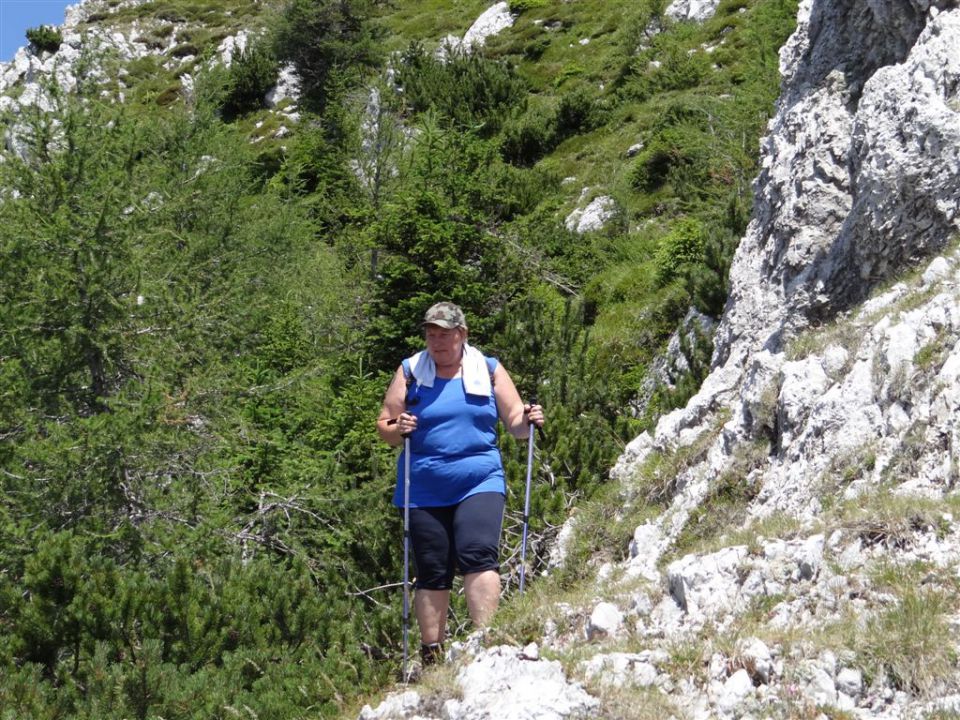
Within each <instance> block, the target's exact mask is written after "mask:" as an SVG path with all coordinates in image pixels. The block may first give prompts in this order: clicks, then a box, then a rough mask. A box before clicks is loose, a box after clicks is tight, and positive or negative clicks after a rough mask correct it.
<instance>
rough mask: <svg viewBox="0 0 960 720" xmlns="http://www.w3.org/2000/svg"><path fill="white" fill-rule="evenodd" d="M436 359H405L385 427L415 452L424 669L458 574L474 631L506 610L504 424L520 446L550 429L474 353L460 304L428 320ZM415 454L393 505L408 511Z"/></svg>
mask: <svg viewBox="0 0 960 720" xmlns="http://www.w3.org/2000/svg"><path fill="white" fill-rule="evenodd" d="M423 331H424V339H425V341H426V349H425V350H422V351H420V352H418V353H416V354H415V355H413V356H412V357H410V358H407V359H405V360H404V361H403V362H402V363H401V365H400V367H398V368H397V371H396V373H395V374H394V376H393V380H392V381H391V383H390V386H389V388H388V389H387V392H386V396H385V398H384V401H383V408H382V410H381V411H380V417H379V418H378V420H377V430H378V432H379V433H380V437H381V438H383V439H384V440H385V441H386V442H388V443H389V444H390V445H394V446H399V445H405V443H404V440H405V439H408V440H409V444H407V445H405V448H409V451H410V458H409V463H410V465H409V475H408V477H407V478H406V479H409V508H408V512H409V533H410V535H409V536H410V541H411V543H412V546H413V556H414V561H415V563H416V569H417V573H416V583H415V589H416V593H415V596H414V602H413V606H414V614H415V615H416V618H417V624H418V625H419V627H420V641H421V645H420V654H421V658H422V661H423V664H424V665H429V664H432V663H434V662H437V661H438V660H439V659H441V658H442V656H443V639H444V633H445V631H446V620H447V608H448V606H449V603H450V589H451V588H452V586H453V578H454V574H455V573H456V572H457V571H458V570H459V572H461V573H462V574H463V589H464V595H465V596H466V600H467V609H468V611H469V613H470V619H471V620H472V621H473V623H474V625H476V626H477V627H480V628H483V627H486V625H487V624H488V623H489V622H490V620H491V619H492V617H493V614H494V612H495V611H496V609H497V605H498V603H499V600H500V573H499V570H500V562H499V547H498V546H499V542H500V530H501V525H502V522H503V510H504V504H505V500H506V481H505V478H504V473H503V463H502V462H501V459H500V451H499V449H498V447H497V430H496V426H497V421H498V420H499V421H501V422H502V423H503V424H504V426H505V427H506V428H507V430H508V431H509V432H510V433H511V434H512V435H514V436H515V437H517V438H525V437H527V435H528V432H529V430H528V428H529V424H530V423H532V424H534V425H536V426H537V427H542V426H543V423H544V415H543V408H542V407H540V406H539V405H525V404H524V403H523V401H522V400H521V399H520V395H519V393H518V392H517V388H516V386H515V385H514V383H513V380H512V379H511V378H510V375H509V373H507V371H506V370H505V369H504V367H503V365H501V364H500V363H499V362H498V361H497V360H496V359H495V358H488V357H485V356H484V355H483V354H482V353H481V352H480V351H479V350H477V349H476V348H474V347H471V346H470V345H468V344H467V323H466V319H465V317H464V314H463V311H462V310H461V309H460V308H459V307H458V306H456V305H454V304H453V303H450V302H440V303H437V304H436V305H433V306H432V307H431V308H430V309H429V310H427V312H426V314H425V315H424V318H423ZM405 454H406V449H405V450H404V452H402V453H401V455H400V458H399V459H398V463H397V468H398V471H397V487H396V491H395V492H394V497H393V502H394V504H395V505H396V506H397V507H399V508H403V507H404V494H405V493H404V481H405V477H404V476H405V474H406V473H405V471H404V468H405V460H406V457H405Z"/></svg>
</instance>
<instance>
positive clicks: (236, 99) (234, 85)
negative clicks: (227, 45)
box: [223, 44, 280, 120]
mask: <svg viewBox="0 0 960 720" xmlns="http://www.w3.org/2000/svg"><path fill="white" fill-rule="evenodd" d="M279 68H280V65H279V63H278V62H277V60H276V58H275V57H274V56H273V54H272V52H271V51H270V49H269V48H268V47H267V46H266V45H265V44H255V45H253V47H250V48H248V49H247V51H246V52H244V53H242V54H240V56H239V57H235V58H234V60H233V63H232V64H231V66H230V72H229V75H228V80H227V91H226V97H225V99H224V102H223V114H224V117H225V118H226V119H227V120H231V119H233V118H236V117H237V116H239V115H243V114H245V113H249V112H253V111H255V110H260V109H262V108H264V107H266V95H267V92H269V90H270V88H272V87H273V86H274V85H275V84H276V82H277V72H278V70H279Z"/></svg>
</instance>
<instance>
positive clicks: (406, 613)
mask: <svg viewBox="0 0 960 720" xmlns="http://www.w3.org/2000/svg"><path fill="white" fill-rule="evenodd" d="M419 400H420V398H419V397H416V396H414V397H412V398H411V397H410V379H409V378H408V379H407V395H406V397H405V398H404V403H403V404H404V412H407V411H408V410H409V409H410V408H411V407H413V406H414V405H416V404H417V402H418V401H419ZM401 435H403V682H404V683H406V682H407V680H408V678H409V676H408V675H407V662H408V661H409V659H410V433H409V432H405V433H401Z"/></svg>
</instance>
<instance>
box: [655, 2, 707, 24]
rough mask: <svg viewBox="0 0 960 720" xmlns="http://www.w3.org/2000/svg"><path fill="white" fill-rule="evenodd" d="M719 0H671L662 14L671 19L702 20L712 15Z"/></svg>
mask: <svg viewBox="0 0 960 720" xmlns="http://www.w3.org/2000/svg"><path fill="white" fill-rule="evenodd" d="M719 4H720V0H673V2H671V3H670V5H669V6H667V9H666V10H665V11H664V15H666V16H667V17H668V18H670V19H672V20H695V21H697V22H703V21H704V20H709V19H710V18H712V17H713V15H714V13H715V12H716V11H717V6H718V5H719Z"/></svg>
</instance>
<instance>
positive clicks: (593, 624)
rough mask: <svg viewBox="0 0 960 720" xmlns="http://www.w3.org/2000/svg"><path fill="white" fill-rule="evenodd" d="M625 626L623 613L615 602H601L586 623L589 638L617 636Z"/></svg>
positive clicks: (599, 638) (586, 632)
mask: <svg viewBox="0 0 960 720" xmlns="http://www.w3.org/2000/svg"><path fill="white" fill-rule="evenodd" d="M622 626H623V613H622V612H620V608H618V607H617V606H616V605H614V604H613V603H609V602H601V603H599V604H598V605H597V606H596V607H595V608H594V609H593V612H592V613H590V620H589V622H588V623H587V625H586V628H585V634H586V637H587V640H602V639H605V638H612V637H616V636H617V634H618V633H619V632H620V628H621V627H622Z"/></svg>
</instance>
